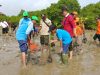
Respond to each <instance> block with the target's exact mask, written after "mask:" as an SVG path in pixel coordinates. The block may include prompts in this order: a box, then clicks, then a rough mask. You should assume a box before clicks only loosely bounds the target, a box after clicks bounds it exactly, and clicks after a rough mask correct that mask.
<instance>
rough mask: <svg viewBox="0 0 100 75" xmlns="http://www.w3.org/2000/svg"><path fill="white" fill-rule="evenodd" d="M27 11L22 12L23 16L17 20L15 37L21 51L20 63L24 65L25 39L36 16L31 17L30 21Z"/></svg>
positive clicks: (26, 47) (26, 48)
mask: <svg viewBox="0 0 100 75" xmlns="http://www.w3.org/2000/svg"><path fill="white" fill-rule="evenodd" d="M28 16H29V15H28V12H27V11H25V12H24V13H23V18H22V19H21V20H20V22H19V27H18V29H17V32H16V39H17V41H18V43H19V48H20V51H21V59H22V64H23V66H24V67H26V53H27V50H28V46H27V40H28V39H30V37H29V34H30V32H31V31H32V30H34V29H33V25H34V24H35V23H36V21H37V20H38V18H37V17H36V16H33V17H32V21H31V19H30V18H28Z"/></svg>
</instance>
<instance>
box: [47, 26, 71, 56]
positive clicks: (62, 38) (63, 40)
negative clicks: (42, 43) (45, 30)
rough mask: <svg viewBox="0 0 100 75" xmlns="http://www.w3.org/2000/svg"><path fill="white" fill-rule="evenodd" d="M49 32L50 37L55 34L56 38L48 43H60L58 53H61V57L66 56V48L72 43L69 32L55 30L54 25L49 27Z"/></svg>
mask: <svg viewBox="0 0 100 75" xmlns="http://www.w3.org/2000/svg"><path fill="white" fill-rule="evenodd" d="M49 32H50V33H51V34H52V35H54V34H56V36H57V39H54V40H51V41H50V43H53V42H57V41H59V42H60V52H61V53H63V55H65V54H67V53H68V48H69V46H70V44H71V42H72V38H71V36H70V34H69V32H67V31H66V30H64V29H57V27H56V26H55V25H51V26H50V28H49Z"/></svg>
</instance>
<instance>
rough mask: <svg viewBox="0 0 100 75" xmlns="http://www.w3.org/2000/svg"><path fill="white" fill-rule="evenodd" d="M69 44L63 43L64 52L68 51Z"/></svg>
mask: <svg viewBox="0 0 100 75" xmlns="http://www.w3.org/2000/svg"><path fill="white" fill-rule="evenodd" d="M69 46H70V44H66V45H63V53H65V54H66V53H67V52H68V49H69Z"/></svg>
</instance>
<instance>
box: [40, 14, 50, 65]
mask: <svg viewBox="0 0 100 75" xmlns="http://www.w3.org/2000/svg"><path fill="white" fill-rule="evenodd" d="M41 17H42V19H41V20H40V43H41V49H42V51H44V50H46V51H47V52H48V51H49V47H48V46H49V32H48V31H49V27H50V25H52V23H51V21H50V20H49V19H48V18H47V17H46V15H45V14H42V15H41ZM46 60H47V58H44V60H43V62H44V63H45V62H46Z"/></svg>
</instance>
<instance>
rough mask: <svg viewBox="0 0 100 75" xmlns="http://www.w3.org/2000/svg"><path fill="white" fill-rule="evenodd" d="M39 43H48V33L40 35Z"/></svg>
mask: <svg viewBox="0 0 100 75" xmlns="http://www.w3.org/2000/svg"><path fill="white" fill-rule="evenodd" d="M40 43H41V45H49V35H41V36H40Z"/></svg>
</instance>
